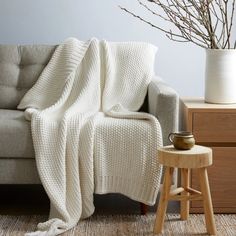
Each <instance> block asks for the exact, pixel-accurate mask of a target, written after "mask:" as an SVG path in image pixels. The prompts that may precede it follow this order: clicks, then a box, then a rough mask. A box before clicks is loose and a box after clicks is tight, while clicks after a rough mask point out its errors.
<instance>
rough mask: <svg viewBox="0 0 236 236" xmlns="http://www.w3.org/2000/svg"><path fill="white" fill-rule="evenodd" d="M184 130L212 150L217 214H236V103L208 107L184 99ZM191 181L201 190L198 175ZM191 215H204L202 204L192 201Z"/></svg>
mask: <svg viewBox="0 0 236 236" xmlns="http://www.w3.org/2000/svg"><path fill="white" fill-rule="evenodd" d="M182 104H183V108H184V109H183V114H184V127H185V129H186V130H188V131H190V132H192V133H193V135H194V137H195V139H196V143H197V144H201V145H207V146H209V147H212V149H213V159H214V164H213V165H212V166H211V167H210V168H209V170H208V171H209V181H210V186H211V191H212V201H213V207H214V212H217V213H236V198H235V196H236V171H235V170H234V169H235V166H236V104H231V105H220V104H208V103H205V102H204V100H203V99H201V98H185V99H182ZM191 182H192V186H193V187H194V188H199V184H198V182H199V181H198V176H197V174H196V173H195V171H193V172H192V175H191ZM190 212H192V213H202V212H203V208H202V204H201V203H200V202H191V206H190Z"/></svg>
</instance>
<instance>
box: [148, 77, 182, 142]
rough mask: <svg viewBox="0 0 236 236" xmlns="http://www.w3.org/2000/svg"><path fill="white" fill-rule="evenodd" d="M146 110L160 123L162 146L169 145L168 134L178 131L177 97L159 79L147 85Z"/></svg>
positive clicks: (172, 90) (155, 78)
mask: <svg viewBox="0 0 236 236" xmlns="http://www.w3.org/2000/svg"><path fill="white" fill-rule="evenodd" d="M148 109H149V113H150V114H152V115H154V116H155V117H157V119H158V120H159V122H160V125H161V128H162V136H163V145H168V144H170V142H169V140H168V135H169V133H171V132H175V131H177V130H178V117H179V96H178V94H177V92H176V91H175V90H174V89H172V88H171V87H169V86H168V85H167V84H165V83H164V81H163V80H162V79H161V78H160V77H154V78H153V80H152V81H151V83H150V84H149V87H148Z"/></svg>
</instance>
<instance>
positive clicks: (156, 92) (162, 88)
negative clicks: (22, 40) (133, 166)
mask: <svg viewBox="0 0 236 236" xmlns="http://www.w3.org/2000/svg"><path fill="white" fill-rule="evenodd" d="M55 48H56V46H46V45H32V46H13V45H11V46H10V45H0V184H40V179H39V177H38V174H37V168H36V164H35V159H34V148H33V143H32V138H31V131H30V123H29V122H28V121H26V120H25V119H24V113H23V111H19V110H17V105H18V104H19V102H20V100H21V98H22V97H23V96H24V94H25V93H26V92H27V90H28V89H30V88H31V87H32V86H33V84H34V83H35V82H36V81H37V78H38V77H39V75H40V73H41V72H42V70H43V69H44V67H45V66H46V65H47V63H48V61H49V59H50V57H51V55H52V54H53V52H54V50H55ZM178 102H179V98H178V95H177V93H176V92H175V91H174V90H173V89H171V88H170V87H168V86H167V85H166V84H165V83H164V82H163V81H161V80H160V79H159V78H157V77H155V78H154V79H153V81H152V82H151V84H150V85H149V88H148V94H147V97H146V100H145V102H144V104H143V106H142V108H141V109H142V110H143V111H146V112H149V113H151V114H153V115H155V116H156V117H157V118H158V119H159V121H160V123H161V127H162V132H163V141H164V144H168V138H167V136H168V134H169V133H170V132H172V131H175V130H177V128H178V127H177V126H178V119H177V118H178Z"/></svg>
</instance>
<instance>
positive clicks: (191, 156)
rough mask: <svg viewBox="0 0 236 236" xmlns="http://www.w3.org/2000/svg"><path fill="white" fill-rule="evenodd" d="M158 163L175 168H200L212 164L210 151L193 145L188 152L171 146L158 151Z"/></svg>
mask: <svg viewBox="0 0 236 236" xmlns="http://www.w3.org/2000/svg"><path fill="white" fill-rule="evenodd" d="M158 157H159V162H160V163H161V164H162V165H164V166H171V167H177V168H201V167H205V166H209V165H211V164H212V150H211V149H210V148H207V147H203V146H199V145H195V146H194V147H193V148H192V149H190V150H176V149H175V148H174V147H173V146H172V145H170V146H165V147H162V148H159V149H158Z"/></svg>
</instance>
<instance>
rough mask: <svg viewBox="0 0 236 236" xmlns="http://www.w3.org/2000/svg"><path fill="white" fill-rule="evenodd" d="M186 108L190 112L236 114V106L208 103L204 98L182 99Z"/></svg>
mask: <svg viewBox="0 0 236 236" xmlns="http://www.w3.org/2000/svg"><path fill="white" fill-rule="evenodd" d="M181 100H182V102H183V103H184V106H185V107H186V108H187V109H188V110H189V111H191V110H194V111H196V110H197V111H202V112H215V111H217V112H236V104H212V103H206V102H205V101H204V99H203V98H181Z"/></svg>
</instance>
